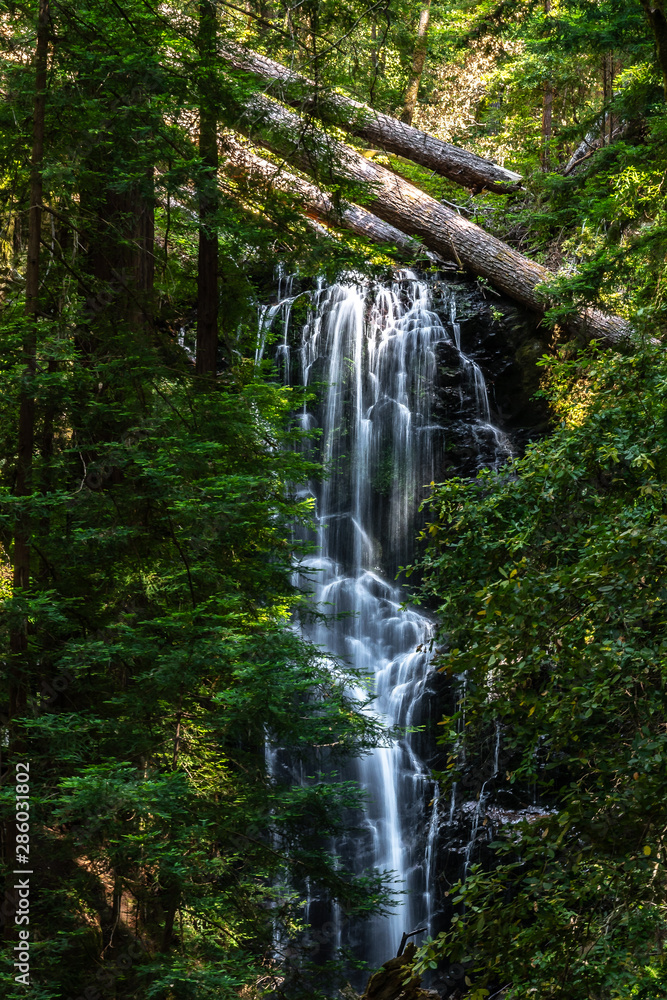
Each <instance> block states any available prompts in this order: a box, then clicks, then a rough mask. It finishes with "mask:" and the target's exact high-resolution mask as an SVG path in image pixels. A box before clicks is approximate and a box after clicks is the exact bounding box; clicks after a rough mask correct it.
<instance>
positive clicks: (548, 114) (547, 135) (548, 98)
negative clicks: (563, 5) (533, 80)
mask: <svg viewBox="0 0 667 1000" xmlns="http://www.w3.org/2000/svg"><path fill="white" fill-rule="evenodd" d="M550 11H551V0H544V14H545V17H546V16H548V15H549V13H550ZM553 104H554V89H553V84H552V83H551V80H545V82H544V93H543V95H542V152H541V155H540V161H541V165H542V170H543V171H544V172H545V173H546V172H547V171H548V170H550V169H551V157H550V156H549V141H550V139H551V127H552V120H553Z"/></svg>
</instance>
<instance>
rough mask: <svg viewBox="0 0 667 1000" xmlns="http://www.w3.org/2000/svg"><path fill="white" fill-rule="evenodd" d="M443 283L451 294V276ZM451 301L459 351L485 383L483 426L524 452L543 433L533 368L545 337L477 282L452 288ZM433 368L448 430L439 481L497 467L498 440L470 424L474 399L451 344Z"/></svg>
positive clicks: (442, 347)
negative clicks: (499, 432) (495, 430)
mask: <svg viewBox="0 0 667 1000" xmlns="http://www.w3.org/2000/svg"><path fill="white" fill-rule="evenodd" d="M447 283H448V286H449V287H450V288H451V278H449V276H448V282H447ZM454 300H455V309H454V313H455V323H456V325H457V326H458V328H459V334H460V348H461V352H463V354H464V355H466V356H467V358H469V359H470V361H471V362H473V363H474V364H476V365H478V366H479V368H480V370H481V372H482V373H483V375H484V380H485V382H486V388H487V392H488V404H489V420H488V423H489V424H490V425H492V426H493V427H496V428H499V429H501V430H502V431H503V432H505V433H506V434H507V435H508V437H509V438H510V440H511V444H512V450H513V452H514V453H515V454H517V453H521V452H522V451H523V449H524V448H525V446H526V444H527V443H528V441H530V440H532V439H533V438H535V437H539V436H540V435H541V434H543V433H545V432H546V430H547V428H548V413H547V409H546V406H545V405H544V403H543V402H542V401H541V400H535V399H534V398H533V396H534V393H535V392H536V391H537V389H538V388H539V384H540V376H541V372H540V369H539V368H538V367H537V365H536V362H537V361H538V360H539V358H540V357H542V355H544V354H545V353H547V352H548V351H549V346H550V333H549V331H548V330H546V329H542V328H540V327H539V325H538V324H539V319H538V317H536V316H535V315H533V314H532V313H530V312H528V310H525V309H521V308H520V307H518V306H517V305H515V304H514V303H512V302H510V301H509V300H508V299H504V298H502V297H499V296H496V295H495V294H491V293H489V292H488V291H482V290H481V289H480V287H479V286H478V285H477V284H476V283H473V282H470V281H465V282H464V281H461V282H460V283H458V284H457V285H455V287H454ZM447 308H449V307H448V306H447ZM437 363H438V380H437V385H436V386H435V390H434V391H435V398H436V403H435V413H436V414H437V419H438V422H440V423H441V424H442V425H443V426H444V427H445V428H446V431H445V436H446V445H445V450H446V456H445V460H444V463H443V468H442V478H443V479H444V478H446V477H447V476H474V475H475V474H476V473H477V472H478V471H479V469H480V468H482V467H484V466H488V465H493V464H494V462H495V458H496V452H497V446H498V442H497V439H496V438H495V436H494V435H493V434H491V433H490V432H489V430H488V428H484V427H480V426H479V425H475V423H474V422H471V418H472V417H473V415H474V413H475V408H476V405H477V401H476V399H475V393H474V390H473V387H472V386H471V384H470V376H469V373H468V372H466V370H465V367H464V366H463V365H462V363H461V357H460V353H459V352H458V350H457V349H456V346H455V345H454V344H449V343H442V344H439V345H438V354H437Z"/></svg>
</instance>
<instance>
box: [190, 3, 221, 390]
mask: <svg viewBox="0 0 667 1000" xmlns="http://www.w3.org/2000/svg"><path fill="white" fill-rule="evenodd" d="M216 37H217V23H216V8H215V3H213V2H211V0H201V3H200V7H199V58H200V72H201V82H200V97H199V155H200V157H201V162H202V178H201V181H200V183H199V259H198V265H197V347H196V359H195V370H196V372H197V375H213V376H214V375H215V373H216V370H217V360H216V359H217V353H218V233H217V229H216V225H217V220H216V215H217V210H218V138H217V131H218V118H217V112H216V109H215V102H214V99H213V95H212V79H211V77H212V74H213V72H214V68H215V50H216Z"/></svg>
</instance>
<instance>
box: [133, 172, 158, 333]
mask: <svg viewBox="0 0 667 1000" xmlns="http://www.w3.org/2000/svg"><path fill="white" fill-rule="evenodd" d="M154 187H155V168H154V167H149V168H148V169H147V170H146V185H145V190H144V191H141V192H139V194H138V195H137V198H136V202H135V209H134V211H135V213H136V216H135V233H134V242H135V246H136V250H135V254H134V261H133V268H132V270H133V272H134V282H133V284H134V291H135V303H134V312H135V314H136V315H135V319H136V322H137V324H140V325H141V326H142V327H143V328H144V329H145V330H148V329H150V327H151V326H152V321H153V309H152V305H153V289H154V286H155V201H154V197H155V196H154Z"/></svg>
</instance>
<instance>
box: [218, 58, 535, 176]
mask: <svg viewBox="0 0 667 1000" xmlns="http://www.w3.org/2000/svg"><path fill="white" fill-rule="evenodd" d="M220 53H221V55H222V57H223V58H224V59H225V60H226V61H227V62H228V63H229V64H230V65H231V66H234V68H235V69H238V70H242V71H243V72H245V73H249V74H250V75H251V76H254V77H255V78H256V79H258V80H262V81H264V82H269V83H271V84H272V85H273V89H272V90H271V95H272V96H273V97H275V98H276V99H277V100H279V101H281V102H282V103H283V104H287V105H289V106H290V107H293V108H296V109H297V110H299V111H301V112H307V113H308V114H310V115H313V116H314V117H315V118H318V119H320V120H321V121H323V122H328V123H330V124H333V125H337V126H338V127H339V128H341V129H343V130H344V131H346V132H349V133H350V134H351V135H354V136H357V137H358V138H360V139H366V140H367V141H368V142H370V143H371V144H372V146H373V147H374V148H378V149H383V150H385V151H386V152H388V153H395V154H396V155H397V156H404V157H406V158H407V159H408V160H412V161H413V162H414V163H419V164H420V165H421V166H423V167H427V168H428V169H429V170H434V171H435V172H436V173H438V174H441V175H442V176H443V177H448V178H449V179H450V180H452V181H455V182H456V183H457V184H461V185H463V187H467V188H471V189H472V190H473V191H474V192H476V193H477V192H479V191H482V190H486V191H493V192H494V193H496V194H505V193H507V192H510V191H517V190H518V189H519V188H520V187H521V180H522V177H521V174H516V173H514V171H512V170H506V169H505V168H504V167H501V166H499V165H498V164H497V163H494V162H493V160H486V159H484V158H483V157H481V156H475V154H474V153H469V152H468V151H467V150H465V149H460V148H459V147H458V146H453V145H452V144H451V143H449V142H442V141H441V140H440V139H436V138H434V137H433V136H431V135H428V134H427V133H426V132H422V131H421V129H418V128H413V126H412V125H408V124H406V123H405V122H400V121H398V120H397V119H396V118H392V117H391V116H390V115H385V114H382V113H381V112H379V111H374V110H373V109H372V108H369V107H368V106H367V105H365V104H361V103H360V102H359V101H355V100H352V98H350V97H345V96H343V95H342V94H337V93H335V92H333V91H323V90H322V89H321V87H317V86H316V84H315V83H313V81H312V80H308V79H307V78H306V77H304V76H301V74H299V73H295V72H294V71H293V70H291V69H288V68H287V67H286V66H282V65H281V64H280V63H277V62H274V60H273V59H269V58H268V57H267V56H262V55H259V53H257V52H252V51H251V50H249V49H245V48H243V47H242V46H240V45H237V44H235V43H232V42H229V41H225V42H223V43H222V45H221V48H220Z"/></svg>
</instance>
